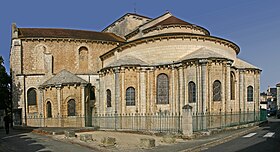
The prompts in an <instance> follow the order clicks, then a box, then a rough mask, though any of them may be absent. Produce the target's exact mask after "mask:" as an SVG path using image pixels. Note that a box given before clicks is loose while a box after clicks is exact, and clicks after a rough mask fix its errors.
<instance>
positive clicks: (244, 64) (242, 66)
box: [233, 58, 259, 69]
mask: <svg viewBox="0 0 280 152" xmlns="http://www.w3.org/2000/svg"><path fill="white" fill-rule="evenodd" d="M233 66H235V67H237V68H240V69H259V68H258V67H256V66H253V65H252V64H250V63H248V62H245V61H243V60H241V59H238V58H236V60H235V61H234V63H233Z"/></svg>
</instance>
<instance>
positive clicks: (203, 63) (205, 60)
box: [198, 59, 208, 65]
mask: <svg viewBox="0 0 280 152" xmlns="http://www.w3.org/2000/svg"><path fill="white" fill-rule="evenodd" d="M198 63H200V64H202V65H206V64H207V63H208V59H200V60H198Z"/></svg>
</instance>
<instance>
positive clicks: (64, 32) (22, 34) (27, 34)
mask: <svg viewBox="0 0 280 152" xmlns="http://www.w3.org/2000/svg"><path fill="white" fill-rule="evenodd" d="M19 38H77V39H90V40H101V41H114V42H124V39H123V38H121V37H119V36H117V35H115V34H113V33H104V32H95V31H84V30H72V29H55V28H19Z"/></svg>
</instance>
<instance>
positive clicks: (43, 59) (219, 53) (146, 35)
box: [10, 12, 261, 127]
mask: <svg viewBox="0 0 280 152" xmlns="http://www.w3.org/2000/svg"><path fill="white" fill-rule="evenodd" d="M11 39H12V40H11V43H12V44H11V52H10V71H11V75H12V79H13V106H14V111H15V114H14V118H15V123H17V124H24V125H29V126H59V127H66V126H76V127H83V126H92V125H94V121H93V120H92V119H91V117H92V116H93V115H96V114H102V115H107V114H108V115H109V114H123V115H127V114H131V113H139V114H148V113H156V112H159V111H164V112H165V113H171V114H173V113H177V114H180V113H182V107H183V106H185V105H190V106H192V107H193V109H192V110H193V112H194V113H202V114H211V113H220V112H223V113H227V112H239V113H242V112H248V111H251V112H252V111H259V100H260V99H259V96H260V91H259V90H260V73H261V70H260V69H259V68H257V67H255V66H253V65H251V64H249V63H248V62H246V61H244V60H242V59H240V58H238V54H239V52H240V48H239V47H238V45H236V44H235V43H233V42H231V41H229V40H226V39H223V38H219V37H215V36H211V35H210V32H209V31H208V30H207V29H205V28H203V27H201V26H198V25H195V24H192V23H188V22H186V21H184V20H181V19H179V18H177V17H175V16H174V15H172V14H171V13H169V12H167V13H165V14H163V15H161V16H159V17H157V18H154V19H152V18H149V17H145V16H142V15H138V14H132V13H128V14H125V15H124V16H122V17H121V18H119V19H117V20H116V21H114V22H113V23H112V24H110V25H109V26H108V27H106V28H105V29H104V30H102V31H101V32H95V31H83V30H73V29H56V28H21V27H17V26H16V24H13V25H12V38H11ZM37 118H38V119H37ZM41 118H44V119H41ZM39 120H40V121H39ZM42 120H43V121H42Z"/></svg>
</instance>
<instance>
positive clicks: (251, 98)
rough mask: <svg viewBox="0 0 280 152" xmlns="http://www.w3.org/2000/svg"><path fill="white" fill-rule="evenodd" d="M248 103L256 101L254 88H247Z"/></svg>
mask: <svg viewBox="0 0 280 152" xmlns="http://www.w3.org/2000/svg"><path fill="white" fill-rule="evenodd" d="M247 101H248V102H251V101H254V89H253V87H252V86H248V87H247Z"/></svg>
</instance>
